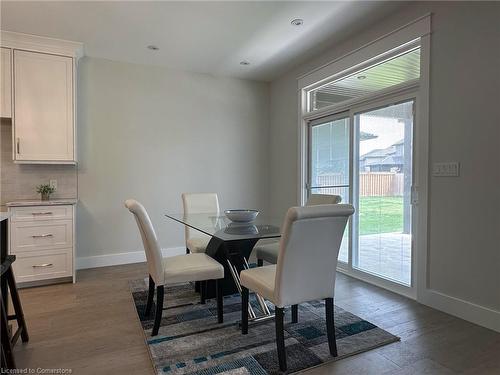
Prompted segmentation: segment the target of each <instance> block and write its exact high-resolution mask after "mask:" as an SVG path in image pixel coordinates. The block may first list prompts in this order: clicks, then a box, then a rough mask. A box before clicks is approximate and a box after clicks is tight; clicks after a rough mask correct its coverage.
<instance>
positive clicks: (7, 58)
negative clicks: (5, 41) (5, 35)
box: [0, 47, 12, 117]
mask: <svg viewBox="0 0 500 375" xmlns="http://www.w3.org/2000/svg"><path fill="white" fill-rule="evenodd" d="M0 64H1V66H2V73H1V76H0V80H1V81H0V88H1V91H0V94H1V95H2V97H1V99H0V117H12V50H11V49H10V48H3V47H2V60H1V62H0Z"/></svg>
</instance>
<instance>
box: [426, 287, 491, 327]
mask: <svg viewBox="0 0 500 375" xmlns="http://www.w3.org/2000/svg"><path fill="white" fill-rule="evenodd" d="M419 297H420V298H419V299H418V302H420V303H423V304H424V305H427V306H429V307H432V308H434V309H437V310H441V311H443V312H445V313H447V314H450V315H453V316H456V317H458V318H461V319H464V320H467V321H469V322H472V323H475V324H478V325H480V326H483V327H486V328H489V329H492V330H494V331H497V332H500V311H497V310H493V309H490V308H487V307H484V306H481V305H477V304H475V303H472V302H469V301H465V300H463V299H460V298H456V297H452V296H449V295H447V294H444V293H441V292H438V291H436V290H432V289H427V290H426V291H425V292H424V293H423V294H422V295H421V296H419Z"/></svg>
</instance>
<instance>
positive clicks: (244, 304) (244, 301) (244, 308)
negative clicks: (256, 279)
mask: <svg viewBox="0 0 500 375" xmlns="http://www.w3.org/2000/svg"><path fill="white" fill-rule="evenodd" d="M241 333H242V334H243V335H246V334H247V333H248V288H245V287H244V286H241Z"/></svg>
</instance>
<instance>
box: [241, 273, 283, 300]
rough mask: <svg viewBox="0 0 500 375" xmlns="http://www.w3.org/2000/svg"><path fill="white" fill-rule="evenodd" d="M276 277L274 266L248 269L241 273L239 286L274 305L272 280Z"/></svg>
mask: <svg viewBox="0 0 500 375" xmlns="http://www.w3.org/2000/svg"><path fill="white" fill-rule="evenodd" d="M275 277H276V265H274V264H272V265H269V266H264V267H256V268H250V269H248V270H244V271H241V273H240V279H241V285H243V286H244V287H245V288H248V289H250V290H253V291H254V292H256V293H258V294H260V295H261V296H262V297H264V298H265V299H268V300H269V301H271V302H273V303H274V279H275Z"/></svg>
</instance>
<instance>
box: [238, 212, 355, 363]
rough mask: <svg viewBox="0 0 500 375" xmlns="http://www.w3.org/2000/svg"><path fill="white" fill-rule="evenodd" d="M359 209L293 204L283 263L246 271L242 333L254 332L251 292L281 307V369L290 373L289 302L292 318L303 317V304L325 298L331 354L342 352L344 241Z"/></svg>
mask: <svg viewBox="0 0 500 375" xmlns="http://www.w3.org/2000/svg"><path fill="white" fill-rule="evenodd" d="M353 213H354V208H353V206H352V205H350V204H335V205H319V206H310V207H292V208H290V209H289V210H288V212H287V214H286V217H285V220H284V223H283V237H282V241H281V242H280V249H279V254H278V263H277V264H276V265H274V264H273V265H268V266H264V267H256V268H250V269H247V270H244V271H242V272H241V273H240V279H241V285H242V302H241V331H242V333H243V334H247V333H248V293H249V290H252V291H254V292H255V293H257V294H259V295H261V296H262V297H264V298H265V299H267V300H269V301H271V302H272V303H273V304H274V305H275V324H276V344H277V348H278V359H279V366H280V369H281V371H286V368H287V366H286V352H285V338H284V325H283V311H284V307H285V306H292V322H293V323H296V322H297V321H298V304H299V303H302V302H308V301H315V300H320V299H325V306H326V326H327V336H328V346H329V349H330V354H331V355H332V356H334V357H336V356H337V344H336V340H335V326H334V314H333V308H334V307H333V297H334V293H335V276H336V269H337V258H338V254H339V250H340V243H341V242H342V236H343V234H344V230H345V227H346V224H347V220H348V219H349V217H350V216H351V215H352V214H353Z"/></svg>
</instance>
